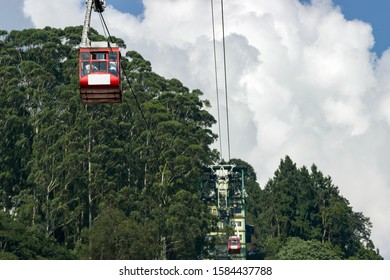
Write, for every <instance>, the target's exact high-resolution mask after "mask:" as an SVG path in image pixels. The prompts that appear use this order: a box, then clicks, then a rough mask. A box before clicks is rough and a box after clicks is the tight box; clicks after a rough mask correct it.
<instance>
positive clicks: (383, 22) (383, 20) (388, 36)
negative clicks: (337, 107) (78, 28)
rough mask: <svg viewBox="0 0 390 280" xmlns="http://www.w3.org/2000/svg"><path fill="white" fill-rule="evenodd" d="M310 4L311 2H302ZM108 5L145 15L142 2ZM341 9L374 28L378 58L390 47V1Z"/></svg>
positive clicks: (349, 2)
mask: <svg viewBox="0 0 390 280" xmlns="http://www.w3.org/2000/svg"><path fill="white" fill-rule="evenodd" d="M300 1H301V2H303V3H310V2H311V0H300ZM106 2H107V3H108V4H110V5H112V6H114V7H115V8H116V9H118V10H120V11H122V12H129V13H131V14H133V15H136V16H141V15H142V13H143V9H144V6H143V3H142V0H107V1H106ZM333 3H334V4H335V5H337V6H339V7H340V8H341V11H342V13H343V14H344V15H345V17H346V19H348V20H354V19H358V20H362V21H364V22H367V23H370V24H371V26H372V28H373V34H374V37H375V45H374V48H373V50H374V51H375V52H376V53H377V55H378V56H380V55H381V54H382V52H383V51H384V50H386V49H387V48H388V47H389V46H390V30H389V29H390V16H389V13H390V0H333Z"/></svg>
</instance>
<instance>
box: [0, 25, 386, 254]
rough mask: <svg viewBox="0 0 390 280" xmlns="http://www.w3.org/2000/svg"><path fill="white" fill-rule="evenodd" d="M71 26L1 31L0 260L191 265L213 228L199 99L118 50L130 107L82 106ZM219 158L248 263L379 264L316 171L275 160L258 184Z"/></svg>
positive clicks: (210, 158)
mask: <svg viewBox="0 0 390 280" xmlns="http://www.w3.org/2000/svg"><path fill="white" fill-rule="evenodd" d="M81 30H82V27H80V26H79V27H67V28H65V29H56V28H50V27H46V28H44V29H27V30H22V31H11V32H9V33H8V32H6V31H0V116H1V117H0V135H1V136H0V195H1V198H0V209H1V211H0V259H165V258H167V259H196V258H198V257H199V256H200V255H201V253H202V247H203V245H204V240H205V236H206V235H207V233H209V232H210V230H211V228H212V226H213V219H212V218H211V214H210V213H209V211H208V209H207V206H206V205H205V204H204V203H203V202H202V201H201V200H200V199H199V180H200V178H201V176H202V168H203V167H204V166H207V165H210V164H212V163H215V162H216V161H218V152H217V151H215V150H212V149H211V148H210V145H211V144H212V143H213V142H214V141H215V140H216V139H217V135H215V134H214V133H213V132H212V126H213V125H214V124H215V123H216V120H215V118H214V117H213V116H212V115H211V114H210V113H209V112H208V108H207V107H208V106H210V104H209V102H208V101H207V100H203V99H202V95H203V93H202V92H201V91H200V90H198V89H194V90H190V89H188V88H187V87H185V86H184V85H183V84H182V83H181V82H180V81H179V80H177V79H165V78H164V77H162V76H160V75H158V74H156V73H154V72H153V71H152V65H151V63H150V62H149V61H147V60H145V59H144V58H143V57H142V56H141V54H139V53H137V52H135V51H128V52H126V53H125V54H123V65H124V69H123V71H125V73H126V75H127V76H128V77H129V80H130V82H131V87H132V89H133V90H134V92H135V94H136V98H137V100H134V98H133V96H132V95H131V94H130V90H129V87H128V85H126V83H125V82H123V84H124V94H123V103H121V104H115V105H104V104H103V105H85V104H83V103H82V101H81V99H80V97H79V94H78V61H77V53H78V46H79V43H80V39H81V38H80V34H81ZM89 37H90V39H91V40H101V41H104V40H105V38H104V37H103V36H101V35H99V34H98V33H97V32H96V31H95V30H93V29H92V30H91V31H90V35H89ZM113 40H114V41H115V42H116V43H118V44H119V45H120V46H121V47H125V44H124V42H123V40H121V39H119V38H113ZM137 103H138V104H137ZM138 105H140V107H141V109H142V114H141V112H140V108H139V107H138ZM232 162H233V163H236V164H238V165H245V166H247V170H248V172H247V174H246V177H247V180H246V188H247V192H248V198H247V204H248V208H247V211H248V214H247V219H248V223H252V224H253V225H254V226H255V234H254V236H253V240H252V241H253V243H252V245H251V248H252V251H251V252H250V253H249V254H248V256H249V257H250V258H262V259H300V258H304V257H309V258H311V259H380V258H381V257H380V255H379V253H378V252H377V250H376V249H375V247H374V244H373V243H372V241H371V240H370V229H371V223H370V221H369V218H367V217H365V216H364V215H363V214H362V213H356V212H354V211H353V210H352V207H351V206H350V205H349V202H348V201H347V200H346V199H345V198H343V197H342V196H341V195H340V193H339V190H338V188H337V187H336V186H334V185H333V183H332V181H331V178H330V177H326V176H324V175H323V174H322V173H321V172H320V171H319V170H318V169H317V167H316V166H315V165H313V167H312V168H311V171H309V170H307V169H306V167H302V168H297V167H296V165H295V163H293V161H292V160H291V159H290V158H289V157H286V158H285V159H283V160H282V161H281V164H280V166H279V169H278V170H277V171H276V172H275V176H274V178H272V179H271V180H270V181H269V182H268V183H267V185H266V186H265V187H264V188H263V189H261V188H260V187H259V185H258V183H257V182H256V174H255V172H254V170H253V168H252V167H251V166H250V165H249V164H248V163H245V162H243V161H241V160H234V161H232ZM307 252H311V253H310V254H309V253H307Z"/></svg>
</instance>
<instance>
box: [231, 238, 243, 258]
mask: <svg viewBox="0 0 390 280" xmlns="http://www.w3.org/2000/svg"><path fill="white" fill-rule="evenodd" d="M228 252H229V254H240V252H241V244H240V238H239V237H238V236H230V237H229V239H228Z"/></svg>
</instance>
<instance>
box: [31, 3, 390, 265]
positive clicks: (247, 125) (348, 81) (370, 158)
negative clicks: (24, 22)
mask: <svg viewBox="0 0 390 280" xmlns="http://www.w3.org/2000/svg"><path fill="white" fill-rule="evenodd" d="M57 2H58V1H43V0H40V1H39V0H35V1H32V0H25V13H26V14H27V15H28V16H30V18H31V20H32V22H33V23H34V24H35V25H36V26H37V27H44V26H46V25H51V26H59V27H64V26H67V25H82V23H83V15H82V13H83V11H82V5H81V4H82V2H83V1H77V0H71V1H67V5H65V6H63V5H62V4H61V3H60V2H58V3H57ZM218 3H219V1H215V11H216V15H217V17H216V24H217V30H216V31H217V33H216V34H217V46H218V50H219V51H218V54H217V57H218V64H219V84H220V99H221V103H222V105H223V102H224V94H225V93H224V90H223V89H224V86H223V74H222V54H221V52H220V49H221V29H220V21H221V19H220V14H219V13H217V12H219V11H220V10H219V8H220V7H219V4H218ZM225 5H226V6H225V20H226V23H225V24H226V42H227V71H228V88H229V92H228V93H229V112H230V124H231V127H230V129H231V150H232V157H238V158H242V159H244V160H247V161H248V162H249V163H250V164H252V165H253V166H254V168H255V169H256V171H257V173H258V178H259V179H260V181H261V184H262V185H264V183H265V182H266V181H267V180H268V178H270V177H272V176H273V172H274V171H275V170H276V168H277V166H278V164H279V161H280V159H281V158H282V157H284V156H285V155H286V154H288V155H290V156H291V157H292V158H293V160H295V161H296V162H297V163H298V165H303V164H305V165H307V166H310V165H311V164H312V163H316V165H317V166H318V167H319V169H320V170H322V171H323V172H324V173H326V174H329V175H330V176H331V177H332V178H333V179H334V183H335V184H336V185H338V186H339V187H340V190H341V193H342V194H343V195H344V196H345V197H346V198H348V199H349V201H350V202H351V204H352V205H353V207H354V210H355V211H362V212H363V213H364V214H365V215H366V216H369V217H370V218H371V220H372V222H373V226H374V227H373V235H372V237H373V240H374V243H375V245H376V246H378V247H379V248H380V250H381V253H382V255H384V256H385V257H386V258H387V259H390V224H389V223H388V221H387V217H388V216H389V208H388V207H387V203H388V201H390V173H389V172H388V170H387V169H388V158H390V148H389V145H388V143H389V142H390V131H389V129H390V127H389V126H390V113H389V112H390V110H389V109H388V108H390V82H389V81H390V79H389V78H388V77H389V75H390V51H387V52H385V53H384V54H383V56H382V57H381V58H377V57H376V56H375V55H374V54H373V53H372V52H371V51H370V50H371V48H372V47H373V44H374V38H373V35H372V29H371V27H370V25H368V24H366V23H364V22H361V21H357V20H355V21H348V20H346V19H345V18H344V16H343V14H342V13H341V11H340V9H339V8H338V7H335V6H334V5H333V3H332V1H331V0H313V3H312V4H311V5H308V4H305V5H303V4H301V3H300V2H299V1H298V0H273V1H269V0H245V1H242V0H230V1H226V2H225ZM144 6H145V13H144V19H143V20H139V19H138V18H136V17H133V16H131V15H129V14H122V13H120V12H118V11H116V10H114V9H113V8H112V7H108V8H107V10H106V12H105V14H104V15H105V18H106V21H107V23H108V26H109V28H110V31H111V33H112V35H114V36H117V37H122V38H123V39H125V41H126V43H127V46H128V49H134V50H136V51H138V52H140V53H141V54H142V55H143V56H144V57H145V58H146V59H148V60H150V61H151V63H152V66H153V69H154V70H155V71H156V72H157V73H159V74H161V75H163V76H165V77H167V78H173V77H175V78H178V79H179V80H181V81H182V82H183V83H184V84H185V85H186V86H188V87H190V88H200V89H201V90H202V91H203V92H204V93H205V98H208V99H210V100H211V101H212V104H214V107H213V108H212V113H213V114H214V116H217V113H216V108H215V105H216V95H215V81H214V72H213V71H214V62H213V55H212V30H211V14H210V1H209V0H186V1H182V0H180V1H178V0H159V1H155V0H144ZM48 10H49V11H50V12H49V13H48V12H47V11H48ZM94 17H95V18H97V17H96V15H95V16H94ZM99 25H100V24H99V23H98V21H94V22H93V24H92V26H93V27H94V28H95V29H98V30H100V29H99ZM224 110H225V108H224V107H222V108H221V112H224ZM221 116H222V119H223V120H224V119H225V113H222V114H221ZM223 120H222V121H221V122H222V124H221V127H222V128H223V133H222V138H223V139H224V140H225V141H226V138H227V137H226V129H225V128H224V127H225V126H226V123H225V122H224V121H223ZM216 147H217V145H216ZM224 150H225V158H226V145H224Z"/></svg>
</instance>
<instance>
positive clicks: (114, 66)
mask: <svg viewBox="0 0 390 280" xmlns="http://www.w3.org/2000/svg"><path fill="white" fill-rule="evenodd" d="M108 71H109V72H110V73H111V74H113V75H115V76H118V63H117V62H116V61H110V62H109V63H108Z"/></svg>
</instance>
